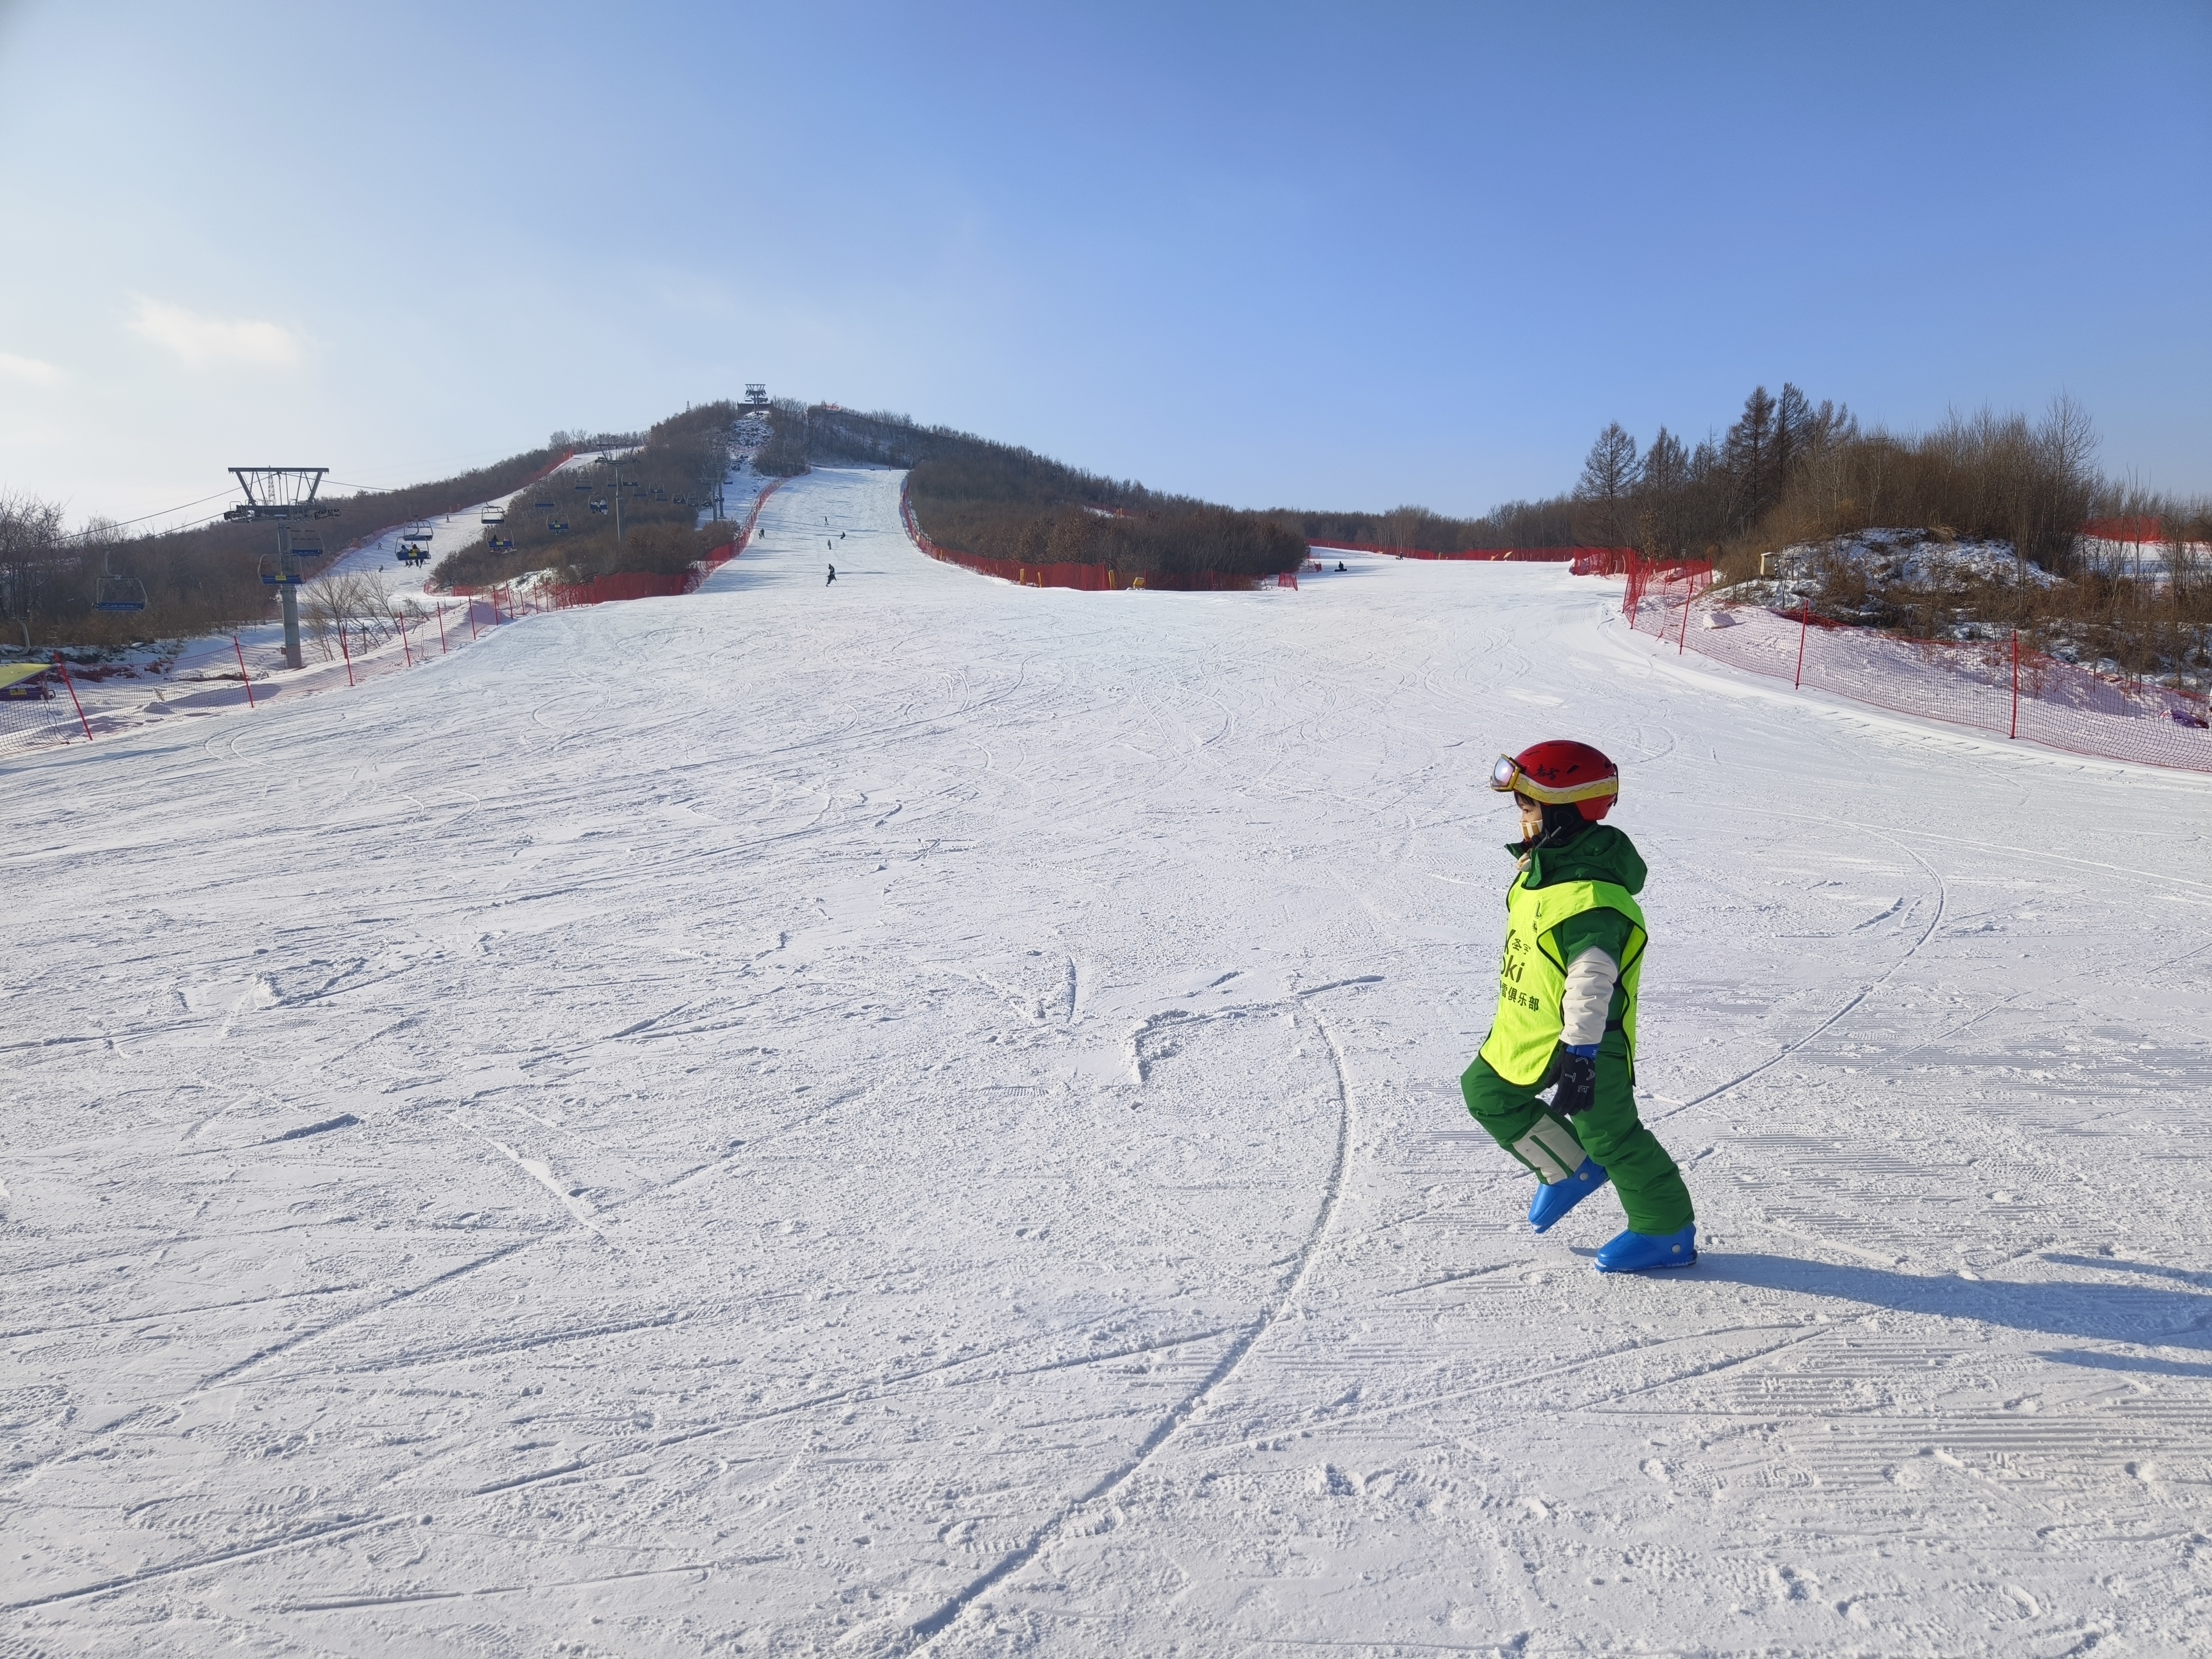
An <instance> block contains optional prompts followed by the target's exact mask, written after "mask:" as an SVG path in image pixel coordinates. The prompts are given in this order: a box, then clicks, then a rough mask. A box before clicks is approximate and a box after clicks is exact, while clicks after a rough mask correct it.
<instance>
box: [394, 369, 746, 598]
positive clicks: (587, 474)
mask: <svg viewBox="0 0 2212 1659" xmlns="http://www.w3.org/2000/svg"><path fill="white" fill-rule="evenodd" d="M737 418H738V410H737V406H736V405H735V404H731V403H728V402H720V403H712V404H701V405H699V406H698V407H696V408H694V409H687V410H684V412H683V413H682V414H680V415H671V416H669V417H668V418H667V419H666V420H665V421H662V422H659V424H658V425H656V426H654V427H653V428H652V429H651V430H649V431H648V432H647V434H646V435H645V441H644V443H643V444H642V445H641V447H637V448H635V449H632V450H629V451H624V452H621V453H617V452H616V451H615V450H613V449H609V450H607V451H606V452H605V453H602V454H600V455H599V456H598V457H596V458H594V459H593V460H592V462H591V463H590V464H588V465H584V466H578V467H571V468H569V469H568V471H563V472H560V473H556V474H555V475H554V476H553V477H550V478H549V479H547V480H545V482H544V484H542V485H541V486H539V487H538V488H537V489H531V490H528V491H526V492H525V493H524V494H523V495H521V496H520V497H519V498H518V499H517V500H516V501H515V502H514V504H513V507H511V508H510V509H509V510H508V512H507V520H506V522H505V523H504V524H501V525H496V526H491V527H490V528H489V529H487V530H486V531H485V532H484V533H483V535H482V536H480V537H479V538H477V540H476V541H474V542H472V543H471V544H469V545H468V546H466V547H464V548H462V549H460V550H458V551H456V552H453V553H451V554H448V555H447V556H446V557H445V558H443V559H441V560H440V561H439V562H438V565H437V568H435V570H434V571H433V572H432V573H431V574H432V576H433V577H434V579H435V580H436V581H437V582H438V583H439V584H440V585H441V586H445V587H448V588H454V587H488V586H492V585H494V584H495V583H498V582H502V581H506V580H510V579H511V578H513V577H515V576H519V575H520V574H523V573H524V572H526V571H530V570H545V569H551V570H554V571H556V572H558V573H559V574H560V576H561V578H562V580H564V581H588V580H591V579H592V577H594V576H604V575H608V574H612V573H614V572H616V571H620V570H635V571H650V572H657V573H663V574H674V573H676V572H679V571H681V570H683V569H684V568H685V567H687V566H688V565H690V563H691V562H692V561H694V560H696V559H701V558H704V557H705V556H707V554H708V552H709V551H710V550H713V549H714V548H716V547H719V546H720V545H721V544H723V543H725V542H726V541H727V540H728V539H729V538H730V534H731V526H728V525H726V524H721V523H719V522H717V521H714V520H709V521H708V524H707V525H706V526H703V527H702V526H701V525H700V518H701V515H702V513H704V512H706V511H707V510H708V507H709V505H710V504H711V503H712V502H713V501H714V497H715V494H716V491H717V490H718V489H719V488H720V484H721V482H722V480H723V478H724V477H726V476H727V473H728V470H729V464H730V428H732V426H733V425H734V424H735V423H736V422H737ZM540 503H544V505H543V506H541V505H540ZM594 503H599V507H596V508H595V507H594ZM602 509H603V510H602ZM555 526H566V528H564V529H556V527H555ZM494 543H499V544H501V545H499V546H495V545H494Z"/></svg>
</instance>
